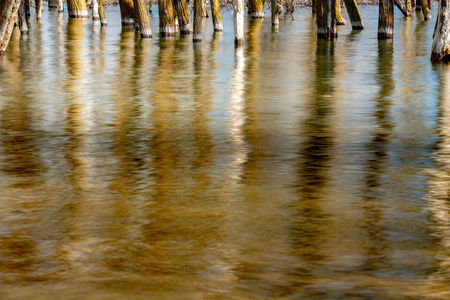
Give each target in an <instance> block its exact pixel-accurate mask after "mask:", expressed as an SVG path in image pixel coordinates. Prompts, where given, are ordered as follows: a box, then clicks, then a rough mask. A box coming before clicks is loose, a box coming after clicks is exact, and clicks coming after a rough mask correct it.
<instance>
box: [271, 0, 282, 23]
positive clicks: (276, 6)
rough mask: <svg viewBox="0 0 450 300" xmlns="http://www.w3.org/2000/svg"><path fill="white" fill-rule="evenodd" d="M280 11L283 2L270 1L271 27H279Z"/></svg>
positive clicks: (280, 0)
mask: <svg viewBox="0 0 450 300" xmlns="http://www.w3.org/2000/svg"><path fill="white" fill-rule="evenodd" d="M278 1H279V2H278ZM282 10H283V0H272V26H274V27H278V26H280V14H281V12H282Z"/></svg>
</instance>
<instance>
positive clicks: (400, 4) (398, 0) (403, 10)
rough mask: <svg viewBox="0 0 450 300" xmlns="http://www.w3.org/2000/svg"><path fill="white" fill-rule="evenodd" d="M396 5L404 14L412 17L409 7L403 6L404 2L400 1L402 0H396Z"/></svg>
mask: <svg viewBox="0 0 450 300" xmlns="http://www.w3.org/2000/svg"><path fill="white" fill-rule="evenodd" d="M394 4H395V6H397V8H398V9H399V10H400V11H401V12H402V14H403V16H405V17H410V16H411V14H410V13H409V12H408V9H407V8H406V7H404V6H403V4H402V3H401V2H400V0H394Z"/></svg>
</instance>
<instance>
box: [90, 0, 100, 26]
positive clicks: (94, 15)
mask: <svg viewBox="0 0 450 300" xmlns="http://www.w3.org/2000/svg"><path fill="white" fill-rule="evenodd" d="M98 9H99V6H98V0H92V11H91V15H92V20H93V21H98V20H100V14H99V10H98Z"/></svg>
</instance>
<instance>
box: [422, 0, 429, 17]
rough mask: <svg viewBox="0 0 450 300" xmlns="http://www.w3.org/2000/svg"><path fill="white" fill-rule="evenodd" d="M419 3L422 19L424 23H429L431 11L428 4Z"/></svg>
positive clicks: (424, 0)
mask: <svg viewBox="0 0 450 300" xmlns="http://www.w3.org/2000/svg"><path fill="white" fill-rule="evenodd" d="M420 3H421V6H422V14H423V19H424V20H425V21H430V20H431V11H430V6H429V3H428V0H420Z"/></svg>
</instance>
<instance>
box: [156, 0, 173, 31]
mask: <svg viewBox="0 0 450 300" xmlns="http://www.w3.org/2000/svg"><path fill="white" fill-rule="evenodd" d="M158 11H159V32H160V34H161V36H162V37H169V36H174V35H175V32H176V31H175V17H174V14H173V5H172V0H158Z"/></svg>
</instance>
